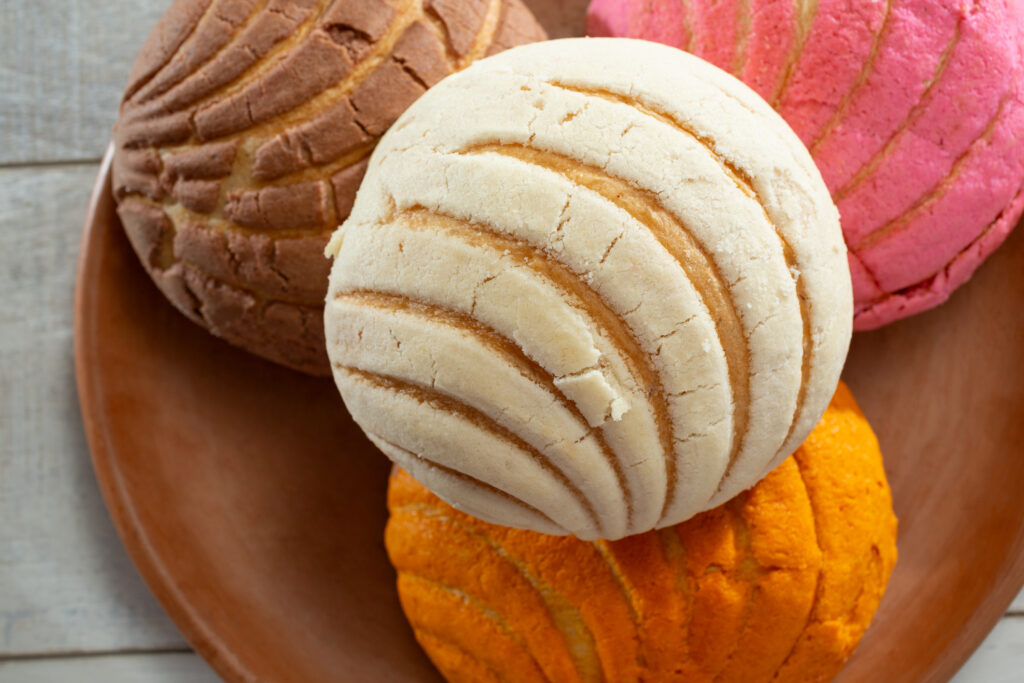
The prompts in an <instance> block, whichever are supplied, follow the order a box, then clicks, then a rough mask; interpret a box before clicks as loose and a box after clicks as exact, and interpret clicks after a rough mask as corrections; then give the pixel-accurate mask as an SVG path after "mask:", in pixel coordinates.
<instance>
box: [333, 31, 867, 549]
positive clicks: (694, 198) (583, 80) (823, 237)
mask: <svg viewBox="0 0 1024 683" xmlns="http://www.w3.org/2000/svg"><path fill="white" fill-rule="evenodd" d="M329 251H331V253H333V254H334V255H335V260H334V265H333V268H332V271H331V282H330V288H329V293H328V301H327V307H326V310H325V329H326V334H327V345H328V353H329V355H330V359H331V362H332V367H333V370H334V377H335V380H336V381H337V384H338V387H339V388H340V390H341V393H342V396H343V398H344V400H345V403H346V405H347V407H348V409H349V411H350V412H351V414H352V416H353V417H354V419H355V420H356V422H358V423H359V425H360V426H361V427H362V428H363V430H364V431H365V432H366V433H367V434H368V436H369V438H370V439H371V440H373V442H374V443H375V444H377V446H378V447H379V448H380V449H381V450H382V451H384V452H385V453H386V454H387V455H388V456H389V457H391V458H392V459H393V460H394V461H395V462H397V463H398V464H400V465H401V466H402V467H403V468H405V469H406V470H408V471H409V472H410V473H411V474H412V475H413V476H414V477H415V478H417V479H418V480H419V481H421V482H422V483H423V484H425V485H426V486H427V487H428V488H430V489H431V490H433V491H434V492H435V493H437V495H439V496H440V497H441V498H442V499H444V500H445V501H447V502H449V503H451V504H452V505H453V506H455V507H457V508H458V509H460V510H463V511H465V512H468V513H470V514H472V515H475V516H477V517H479V518H481V519H483V520H486V521H490V522H494V523H498V524H505V525H508V526H514V527H521V528H527V529H533V530H537V531H542V532H546V533H551V534H567V533H571V534H574V535H576V536H578V537H579V538H581V539H593V538H609V539H615V538H621V537H623V536H626V535H629V534H635V533H640V532H644V531H648V530H650V529H653V528H656V527H665V526H670V525H673V524H677V523H679V522H681V521H683V520H686V519H688V518H690V517H692V516H693V515H695V514H697V513H699V512H701V511H702V510H707V509H709V508H712V507H715V506H717V505H719V504H720V503H722V502H724V501H726V500H728V499H729V498H731V497H732V496H734V495H736V494H737V493H739V492H740V491H742V490H744V489H747V488H749V487H750V486H752V485H753V484H755V483H756V482H757V481H758V480H759V479H760V478H761V477H763V476H764V475H765V474H766V473H767V472H769V471H770V470H771V469H773V468H774V467H775V466H776V465H778V464H779V463H780V462H782V460H783V459H785V458H786V456H788V455H789V454H790V453H792V452H793V451H794V450H795V449H796V448H797V446H799V444H800V443H801V442H802V441H803V439H804V438H805V437H806V436H807V434H808V433H809V432H810V430H811V428H812V427H813V426H814V425H815V423H816V422H817V421H818V418H819V417H821V415H822V412H823V411H824V410H825V407H826V405H827V404H828V401H829V398H830V397H831V396H832V393H833V391H834V390H835V387H836V383H837V381H838V379H839V373H840V370H841V368H842V365H843V362H844V359H845V356H846V352H847V348H848V344H849V339H850V328H851V320H852V295H851V286H850V275H849V270H848V269H847V267H846V250H845V247H844V245H843V240H842V235H841V232H840V228H839V222H838V216H837V213H836V209H835V207H834V205H833V204H832V202H831V200H830V198H829V195H828V191H827V189H826V188H825V185H824V183H823V182H822V180H821V176H820V175H819V174H818V172H817V170H816V169H815V167H814V164H813V163H812V162H811V159H810V156H809V155H808V154H807V151H806V150H805V149H804V147H803V145H802V144H801V143H800V141H799V140H798V139H797V137H796V136H795V135H794V134H793V132H792V131H791V130H790V129H789V128H788V127H787V126H786V124H785V123H784V122H783V121H782V119H780V118H779V117H778V115H776V114H775V113H774V112H773V111H772V110H771V108H770V107H769V106H768V105H767V104H765V103H764V102H763V101H762V100H761V99H760V98H759V97H758V96H757V95H755V94H754V93H753V92H752V91H750V90H749V89H748V88H747V87H746V86H744V85H742V84H741V83H740V82H739V81H737V80H735V79H733V78H732V77H731V76H729V75H727V74H725V73H724V72H722V71H720V70H718V69H717V68H715V67H713V66H711V65H709V64H706V63H704V62H702V61H700V60H698V59H696V58H694V57H692V56H690V55H687V54H685V53H683V52H681V51H679V50H675V49H672V48H667V47H664V46H661V45H657V44H654V43H646V42H642V41H632V40H622V39H603V40H598V39H570V40H560V41H550V42H546V43H538V44H535V45H531V46H525V47H520V48H516V49H513V50H510V51H508V52H506V53H504V54H502V55H499V56H497V57H493V58H490V59H487V60H484V61H481V62H479V63H477V64H474V65H473V66H472V67H470V68H469V69H467V70H465V71H463V72H461V73H459V74H457V75H455V76H452V77H449V78H447V79H445V80H444V81H442V82H441V83H439V84H438V85H437V86H435V87H434V88H433V89H432V90H431V91H430V92H428V93H427V94H426V95H425V96H424V97H423V98H421V99H420V100H419V101H417V103H416V104H415V105H413V106H412V107H411V108H410V109H409V110H408V111H407V112H406V113H405V114H404V115H403V116H402V117H401V119H400V120H399V121H398V122H397V123H396V125H395V127H394V128H393V129H392V130H391V131H390V132H389V133H388V134H387V135H386V136H385V137H384V138H383V139H382V141H381V144H380V146H379V147H378V149H377V150H376V151H375V153H374V155H373V157H372V159H371V161H370V165H369V171H368V173H367V176H366V179H365V181H364V183H363V186H362V188H361V189H360V192H359V195H358V197H357V199H356V203H355V207H354V208H353V211H352V214H351V216H350V218H349V219H348V221H346V223H345V224H344V225H343V226H342V228H341V229H339V231H338V232H337V233H336V235H335V237H334V239H333V240H332V243H331V245H330V246H329Z"/></svg>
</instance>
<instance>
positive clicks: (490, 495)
mask: <svg viewBox="0 0 1024 683" xmlns="http://www.w3.org/2000/svg"><path fill="white" fill-rule="evenodd" d="M367 437H368V438H369V439H370V441H372V442H373V444H374V445H375V446H376V447H377V448H379V449H380V450H381V452H383V453H386V454H387V455H388V456H389V457H391V458H392V459H393V460H394V461H395V462H396V463H398V464H399V465H400V466H401V467H403V468H405V469H407V470H408V471H409V472H415V473H416V474H417V476H419V477H420V478H422V479H424V480H425V481H430V480H431V477H433V476H437V475H440V476H441V477H443V478H446V479H453V480H456V481H458V482H459V483H460V484H462V485H464V486H466V487H468V488H469V489H471V490H475V491H477V492H478V493H479V494H480V495H479V497H480V501H474V502H478V503H483V504H481V505H474V504H464V505H463V507H464V508H465V509H464V510H463V512H466V513H469V514H473V515H474V516H477V517H481V518H482V516H481V515H480V514H479V511H482V510H486V509H488V508H493V507H495V506H497V507H498V509H500V508H501V507H503V506H507V507H511V508H514V509H515V510H516V513H518V514H523V515H525V516H526V517H527V518H534V520H533V522H534V523H539V525H540V526H541V527H545V526H546V527H547V528H549V529H550V530H552V531H551V533H553V534H557V533H559V531H560V527H559V525H558V524H557V523H556V522H555V521H554V520H552V519H551V518H550V517H548V516H547V515H546V514H544V513H543V512H542V511H540V510H538V509H537V508H535V507H533V506H532V505H530V504H529V503H525V502H523V501H522V500H520V499H518V498H516V497H515V496H512V495H510V494H508V493H506V492H505V491H502V490H501V489H497V488H495V487H493V486H491V485H490V484H488V483H486V482H484V481H481V480H479V479H476V478H475V477H471V476H469V475H468V474H465V473H463V472H460V471H459V470H455V469H452V468H450V467H445V466H444V465H441V464H439V463H436V462H433V461H430V460H427V459H426V458H422V457H420V456H419V455H417V454H415V453H413V452H412V451H409V450H406V449H404V448H402V447H401V446H399V445H397V444H394V443H391V442H390V441H388V440H387V439H385V438H383V437H382V436H380V435H379V434H373V433H370V432H367Z"/></svg>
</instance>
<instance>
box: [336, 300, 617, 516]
mask: <svg viewBox="0 0 1024 683" xmlns="http://www.w3.org/2000/svg"><path fill="white" fill-rule="evenodd" d="M333 301H335V302H338V303H343V304H345V305H346V306H351V307H355V308H352V309H350V310H349V311H348V312H346V313H343V315H347V316H353V315H356V311H358V310H359V309H360V308H362V309H369V311H372V315H373V316H376V318H378V319H379V321H380V322H387V321H389V320H395V319H396V318H400V317H403V316H404V317H408V318H411V319H413V320H417V321H419V324H420V325H423V326H424V327H425V326H427V325H431V326H436V327H439V328H443V329H446V330H449V331H451V332H452V333H455V334H460V335H464V336H465V337H466V338H468V339H470V340H472V343H474V344H479V345H481V346H482V347H483V348H485V349H487V350H488V351H490V352H491V353H492V354H494V355H495V356H496V357H497V358H499V359H501V360H500V361H499V363H504V364H506V365H507V366H508V367H509V368H511V369H513V371H514V372H515V373H517V374H519V375H520V376H521V378H522V379H523V380H525V381H526V382H527V383H528V384H529V385H532V386H536V387H537V388H539V389H540V390H541V391H543V392H546V394H547V395H548V396H549V397H551V398H552V399H553V400H554V401H555V402H556V403H557V409H559V410H562V411H565V413H566V414H567V415H568V416H570V418H571V419H572V420H575V422H576V423H577V425H576V429H577V431H578V432H579V433H582V434H583V436H581V437H580V438H579V440H583V439H585V438H587V437H593V438H594V440H595V442H596V447H597V448H598V449H599V452H600V455H601V457H602V458H603V459H604V461H605V463H606V464H607V466H608V468H609V469H610V470H611V472H612V473H613V476H614V479H615V483H616V486H617V488H618V489H619V491H621V493H622V495H623V497H624V498H625V508H626V510H625V524H626V526H627V527H628V526H630V525H631V524H632V521H633V520H632V518H633V500H632V496H631V493H630V489H629V487H628V486H627V484H626V479H625V474H624V473H623V471H622V463H621V462H619V459H618V458H617V457H616V456H615V454H614V452H613V451H612V449H611V447H610V446H609V444H608V441H607V439H606V438H605V435H604V432H603V431H602V430H601V429H595V428H593V427H591V426H590V425H589V424H588V423H587V419H586V417H585V416H584V415H583V413H582V412H580V410H579V407H578V406H577V405H576V404H575V403H573V402H572V401H571V400H570V399H569V398H568V397H567V396H566V395H565V392H564V391H563V390H562V389H560V388H559V387H558V386H557V384H556V382H555V377H554V376H553V375H551V373H549V372H548V371H547V370H545V369H544V368H543V367H542V366H541V365H539V364H538V363H537V362H536V361H534V360H533V359H531V358H529V357H528V356H527V355H526V354H525V353H523V351H522V349H521V348H519V346H517V345H516V344H515V342H513V341H512V340H510V339H508V338H507V337H504V336H502V335H501V334H500V333H499V332H498V331H497V330H495V329H493V328H490V327H487V326H486V325H484V324H483V323H481V322H480V321H479V320H477V319H475V318H473V317H471V316H469V315H466V314H463V313H459V312H458V311H455V310H453V309H450V308H442V307H440V306H437V305H432V304H429V303H426V302H423V301H416V300H413V299H410V298H409V297H406V296H400V295H395V294H388V293H384V292H375V291H347V292H338V293H337V294H336V296H335V298H334V300H333ZM389 332H390V334H391V335H392V337H393V338H394V331H393V330H389ZM357 335H358V340H357V344H352V345H351V346H350V347H349V349H350V351H351V354H352V356H353V360H352V361H350V362H351V363H352V364H353V365H352V366H353V367H357V368H358V369H364V370H365V369H367V368H366V367H365V366H364V365H360V364H361V363H366V362H367V360H366V358H365V357H366V353H365V352H364V351H363V349H362V345H363V344H364V343H365V341H366V340H364V329H362V328H360V329H359V330H358V331H357ZM394 341H395V342H396V343H399V342H400V340H399V339H398V338H394ZM433 363H436V361H433ZM436 379H437V378H436V377H434V380H435V381H436ZM477 407H478V408H479V407H480V406H477ZM481 409H482V408H481ZM492 417H494V416H492ZM496 419H497V418H496ZM510 428H512V429H515V427H512V426H510Z"/></svg>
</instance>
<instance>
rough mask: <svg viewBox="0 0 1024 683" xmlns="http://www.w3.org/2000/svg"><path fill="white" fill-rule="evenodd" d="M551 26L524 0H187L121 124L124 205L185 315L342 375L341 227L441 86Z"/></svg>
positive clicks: (132, 233) (302, 365) (117, 179)
mask: <svg viewBox="0 0 1024 683" xmlns="http://www.w3.org/2000/svg"><path fill="white" fill-rule="evenodd" d="M543 38H544V32H543V30H542V29H541V28H540V27H539V25H538V24H537V23H536V22H535V21H534V19H533V17H532V15H531V14H530V13H529V11H528V10H527V9H526V8H525V7H524V6H523V5H522V4H521V2H520V0H422V1H420V0H416V1H412V0H269V2H266V1H259V0H176V1H175V2H174V3H173V4H172V5H171V7H170V9H168V10H167V13H166V14H165V15H164V17H163V18H162V19H161V20H160V23H159V24H158V25H157V27H156V28H155V29H154V30H153V33H152V34H151V35H150V37H149V40H148V42H147V43H146V45H145V47H144V48H143V50H142V53H141V54H140V55H139V58H138V61H137V62H136V64H135V68H134V71H133V72H132V75H131V78H130V81H129V84H128V89H127V91H126V93H125V97H124V101H123V103H122V105H121V115H120V119H119V121H118V123H117V126H116V128H115V142H116V154H115V157H114V167H113V180H114V193H115V197H116V199H117V202H118V214H119V215H120V217H121V221H122V223H123V224H124V227H125V230H126V232H127V233H128V237H129V238H130V240H131V242H132V245H133V246H134V247H135V250H136V252H137V253H138V255H139V258H140V259H141V260H142V263H143V265H144V266H145V267H146V269H147V270H148V271H149V273H150V275H151V276H152V277H153V280H154V281H155V282H156V284H157V285H158V286H159V287H160V289H161V290H162V291H163V293H164V294H165V295H166V296H167V298H168V299H170V300H171V302H172V303H173V304H174V305H175V306H176V307H177V308H178V309H179V310H181V312H182V313H184V314H185V315H187V316H188V317H189V318H191V319H192V320H193V321H195V322H197V323H199V324H200V325H202V326H204V327H206V328H207V329H209V330H210V331H211V332H212V333H214V334H216V335H217V336H219V337H223V338H224V339H226V340H227V341H229V342H231V343H232V344H235V345H237V346H240V347H242V348H244V349H247V350H249V351H251V352H253V353H256V354H259V355H261V356H263V357H265V358H268V359H270V360H273V361H276V362H279V363H283V364H285V365H288V366H290V367H293V368H296V369H298V370H302V371H304V372H309V373H315V374H329V368H328V363H327V355H326V353H325V352H324V338H323V315H322V311H323V299H324V293H325V291H326V288H327V273H328V268H329V264H328V262H327V261H325V259H324V258H323V248H324V244H325V243H326V242H327V238H328V237H329V235H330V233H331V232H332V231H333V230H334V229H335V228H336V227H337V226H338V224H339V223H341V222H342V221H343V220H345V217H346V216H347V215H348V212H349V209H350V208H351V206H352V201H353V199H354V197H355V194H356V189H357V188H358V186H359V182H360V180H361V179H362V175H363V172H364V170H365V168H366V161H367V158H368V157H369V155H370V152H371V151H372V150H373V147H374V145H375V144H376V142H377V139H378V138H379V136H380V135H381V134H382V133H383V132H384V131H385V130H387V128H388V126H390V125H391V123H392V122H393V121H394V120H395V118H397V117H398V115H399V114H401V113H402V111H403V110H404V109H405V108H406V107H407V106H408V105H409V104H411V103H412V102H413V101H414V100H415V99H416V98H417V97H419V96H420V95H421V94H422V93H423V92H424V91H425V90H426V89H427V88H428V87H430V86H431V85H433V84H434V83H436V82H437V81H439V80H440V79H441V78H443V77H444V76H446V75H448V74H449V73H451V72H453V71H456V70H458V69H460V68H462V67H464V66H466V65H467V64H468V63H470V62H471V61H473V60H475V59H478V58H480V57H483V56H485V55H489V54H493V53H495V52H498V51H500V50H502V49H504V48H507V47H510V46H512V45H517V44H519V43H523V42H529V41H534V40H541V39H543Z"/></svg>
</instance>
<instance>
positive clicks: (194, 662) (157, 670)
mask: <svg viewBox="0 0 1024 683" xmlns="http://www.w3.org/2000/svg"><path fill="white" fill-rule="evenodd" d="M219 680H220V679H219V678H218V677H217V675H216V674H215V673H213V670H212V669H210V667H209V666H207V664H206V662H204V661H203V660H202V659H200V658H199V657H197V656H196V655H194V654H191V653H169V654H132V655H118V656H100V657H61V658H57V659H27V660H20V661H11V662H0V683H55V682H58V681H59V682H61V683H72V682H74V683H140V682H142V681H145V682H146V683H217V682H218V681H219Z"/></svg>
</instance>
